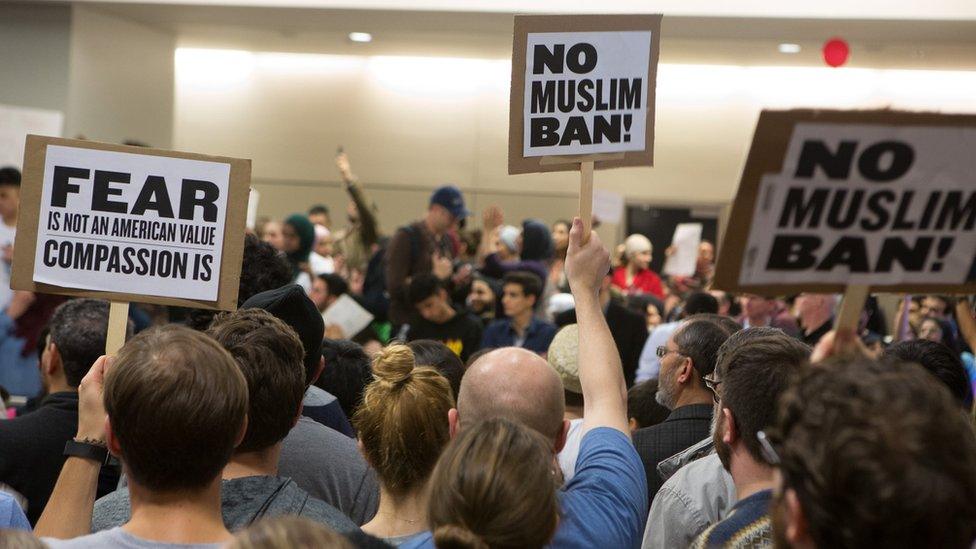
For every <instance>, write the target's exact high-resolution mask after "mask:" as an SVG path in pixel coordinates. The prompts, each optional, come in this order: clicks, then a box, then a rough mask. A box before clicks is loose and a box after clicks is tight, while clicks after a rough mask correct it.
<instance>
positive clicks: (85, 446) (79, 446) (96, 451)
mask: <svg viewBox="0 0 976 549" xmlns="http://www.w3.org/2000/svg"><path fill="white" fill-rule="evenodd" d="M64 455H65V456H66V457H71V456H74V457H80V458H85V459H90V460H93V461H97V462H98V463H106V462H107V461H108V448H106V447H104V446H98V445H97V444H90V443H88V442H78V441H75V440H69V441H68V442H65V443H64Z"/></svg>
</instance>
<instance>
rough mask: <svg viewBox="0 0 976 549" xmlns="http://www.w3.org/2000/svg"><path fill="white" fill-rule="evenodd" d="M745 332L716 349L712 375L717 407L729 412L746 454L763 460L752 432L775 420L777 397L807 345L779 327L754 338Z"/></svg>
mask: <svg viewBox="0 0 976 549" xmlns="http://www.w3.org/2000/svg"><path fill="white" fill-rule="evenodd" d="M749 331H750V330H743V331H742V332H739V333H740V334H744V335H743V336H741V337H736V336H738V335H739V334H735V335H733V336H731V337H730V338H729V339H728V340H727V341H726V342H725V343H724V344H723V345H722V347H721V348H720V349H719V352H718V355H719V356H720V357H721V360H718V361H717V364H716V365H715V377H717V378H718V379H719V381H720V384H719V386H718V388H717V391H718V394H719V396H720V397H721V407H722V408H723V409H724V408H728V409H729V410H731V411H732V414H733V416H734V417H735V425H736V428H737V429H738V430H739V434H740V435H741V436H742V441H743V443H744V444H745V446H746V449H747V450H748V451H749V455H750V456H752V458H753V459H755V460H756V461H758V462H760V463H764V462H766V459H765V458H764V457H763V453H762V446H761V445H760V443H759V439H758V438H757V437H756V433H757V432H759V431H762V430H764V429H768V428H769V427H770V426H772V425H773V424H774V423H776V406H777V403H778V400H779V397H780V395H782V394H783V392H784V391H785V390H786V388H787V387H788V386H789V384H790V382H791V381H792V380H793V378H794V377H795V376H796V374H797V373H798V372H799V371H800V368H801V367H802V366H803V365H804V364H806V363H807V361H808V360H809V358H810V348H809V347H807V346H806V345H804V344H803V343H802V342H801V341H800V340H798V339H796V338H795V337H790V336H788V335H786V334H785V333H783V332H782V331H780V330H776V332H778V333H772V334H766V335H758V336H754V337H750V336H752V334H749V333H748V332H749Z"/></svg>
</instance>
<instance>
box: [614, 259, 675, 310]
mask: <svg viewBox="0 0 976 549" xmlns="http://www.w3.org/2000/svg"><path fill="white" fill-rule="evenodd" d="M611 272H612V269H611ZM648 305H654V307H655V308H657V312H658V314H659V315H661V319H662V320H663V319H664V302H663V301H661V300H660V299H658V298H657V297H656V296H653V295H651V294H634V295H631V296H627V308H628V309H630V310H631V311H634V312H636V313H639V314H640V315H641V316H642V317H644V318H645V319H646V318H647V306H648Z"/></svg>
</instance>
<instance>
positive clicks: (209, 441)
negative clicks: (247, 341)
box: [104, 324, 248, 492]
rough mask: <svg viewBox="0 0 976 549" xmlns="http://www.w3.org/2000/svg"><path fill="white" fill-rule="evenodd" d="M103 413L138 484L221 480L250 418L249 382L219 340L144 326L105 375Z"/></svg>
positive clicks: (192, 485)
mask: <svg viewBox="0 0 976 549" xmlns="http://www.w3.org/2000/svg"><path fill="white" fill-rule="evenodd" d="M104 401H105V411H106V412H107V413H108V417H109V421H110V422H111V425H112V433H113V434H114V435H115V437H116V439H117V440H118V444H119V447H120V448H121V454H122V456H121V457H122V461H123V462H124V463H125V469H126V472H127V473H128V475H129V477H130V478H131V479H132V481H133V482H135V483H138V484H139V485H141V486H143V487H145V488H146V489H148V490H151V491H155V492H175V491H186V490H200V489H203V488H204V487H206V486H208V485H209V484H210V483H212V482H213V481H214V480H216V479H219V477H220V472H221V470H223V468H224V466H225V465H227V462H228V461H230V456H231V454H232V453H233V452H234V446H236V445H237V440H238V437H239V436H240V434H241V428H242V427H244V422H245V418H246V417H247V407H248V403H247V382H246V381H245V380H244V375H243V374H242V373H241V370H240V368H239V367H238V366H237V364H236V363H235V362H234V358H233V357H231V356H230V354H229V353H228V352H227V351H226V350H225V349H224V348H223V347H221V346H220V345H218V344H217V342H216V341H214V340H213V339H211V338H209V337H207V336H206V335H204V334H202V333H200V332H196V331H193V330H190V329H189V328H185V327H182V326H178V325H175V324H170V325H167V326H162V327H159V328H151V329H148V330H145V331H143V332H140V333H139V334H138V335H137V336H135V337H133V338H132V339H131V340H129V341H128V342H127V343H126V344H125V345H124V346H123V347H122V349H121V350H120V351H119V354H118V355H116V357H115V362H114V363H113V364H112V365H111V366H110V367H109V368H108V369H107V373H106V375H105V397H104Z"/></svg>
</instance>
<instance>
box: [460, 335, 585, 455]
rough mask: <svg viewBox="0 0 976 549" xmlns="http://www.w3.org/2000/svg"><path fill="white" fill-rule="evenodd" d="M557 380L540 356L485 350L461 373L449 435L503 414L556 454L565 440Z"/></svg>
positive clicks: (507, 349) (517, 350)
mask: <svg viewBox="0 0 976 549" xmlns="http://www.w3.org/2000/svg"><path fill="white" fill-rule="evenodd" d="M565 410H566V403H565V400H564V397H563V384H562V381H561V380H560V379H559V376H558V375H557V374H556V371H555V370H553V369H552V368H551V367H550V366H549V364H548V363H547V362H546V359H544V358H542V357H540V356H539V355H537V354H535V353H533V352H531V351H527V350H525V349H520V348H517V347H503V348H501V349H495V350H493V351H490V352H488V353H485V354H484V355H482V356H481V357H480V358H478V359H477V360H476V361H474V362H473V363H472V364H471V366H469V367H468V369H467V371H466V372H465V373H464V378H463V379H461V390H460V391H459V392H458V398H457V410H454V411H452V413H451V416H450V419H451V433H452V434H455V435H456V434H457V433H458V432H459V431H463V430H464V429H467V428H468V427H470V426H472V425H474V424H475V423H477V422H478V421H479V420H482V419H488V418H495V417H503V418H508V419H511V420H513V421H518V422H520V423H522V424H523V425H526V426H528V427H530V428H532V429H535V430H536V431H538V432H539V433H541V434H542V436H544V437H545V438H546V440H547V441H550V444H552V445H553V451H554V452H558V451H559V450H561V449H562V447H563V445H564V444H565V442H566V440H565V436H566V429H567V428H568V426H569V424H568V422H564V421H563V414H564V413H565Z"/></svg>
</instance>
